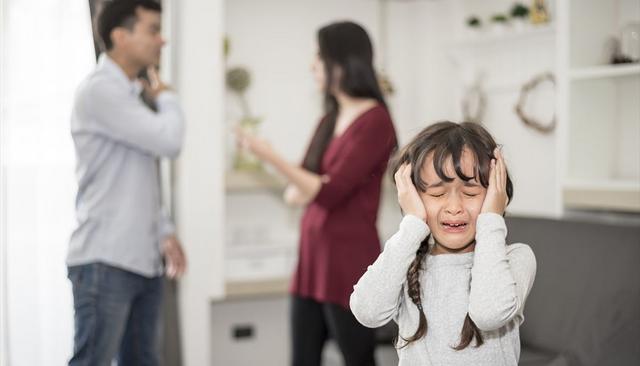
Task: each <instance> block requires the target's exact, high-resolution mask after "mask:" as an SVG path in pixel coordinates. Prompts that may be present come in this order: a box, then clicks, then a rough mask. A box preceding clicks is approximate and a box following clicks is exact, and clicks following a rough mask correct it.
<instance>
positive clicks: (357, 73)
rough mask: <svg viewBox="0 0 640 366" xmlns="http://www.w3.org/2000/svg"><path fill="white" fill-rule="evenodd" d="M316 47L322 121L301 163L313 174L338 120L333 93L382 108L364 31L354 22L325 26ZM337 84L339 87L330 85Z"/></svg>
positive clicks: (336, 104)
mask: <svg viewBox="0 0 640 366" xmlns="http://www.w3.org/2000/svg"><path fill="white" fill-rule="evenodd" d="M318 47H319V52H320V54H319V57H320V59H321V60H322V61H323V62H324V69H325V85H324V113H325V117H324V118H325V119H324V120H323V121H322V123H320V125H319V126H318V129H317V130H316V133H315V135H314V136H313V139H312V140H311V144H310V145H309V150H308V152H307V155H306V157H305V159H304V161H303V163H302V167H303V168H305V169H307V170H310V171H313V172H316V173H318V172H319V171H320V162H321V161H322V156H323V155H324V151H325V150H326V148H327V146H328V145H329V142H330V141H331V138H332V136H333V133H334V130H335V126H336V118H337V117H338V112H339V105H338V101H337V100H336V97H335V96H334V95H333V91H334V90H336V89H339V90H341V91H342V92H344V93H345V94H347V95H349V96H351V97H356V98H372V99H375V100H377V101H378V103H380V104H382V105H385V101H384V97H383V96H382V91H381V90H380V85H379V84H378V79H377V78H376V73H375V71H374V69H373V46H372V45H371V40H370V39H369V35H367V32H366V31H365V30H364V28H362V27H361V26H360V25H358V24H356V23H353V22H338V23H332V24H329V25H327V26H324V27H322V28H320V30H319V31H318ZM337 73H339V74H338V75H337ZM336 81H337V82H338V83H339V85H333V84H334V83H335V82H336Z"/></svg>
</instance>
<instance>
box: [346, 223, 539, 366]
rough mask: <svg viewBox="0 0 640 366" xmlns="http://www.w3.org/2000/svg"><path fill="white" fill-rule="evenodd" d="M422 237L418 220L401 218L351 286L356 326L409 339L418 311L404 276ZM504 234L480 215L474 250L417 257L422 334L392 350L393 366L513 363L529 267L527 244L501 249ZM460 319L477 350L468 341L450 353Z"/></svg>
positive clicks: (530, 282) (531, 276)
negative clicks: (473, 332) (391, 325)
mask: <svg viewBox="0 0 640 366" xmlns="http://www.w3.org/2000/svg"><path fill="white" fill-rule="evenodd" d="M428 234H429V228H428V226H427V225H426V224H425V222H424V221H422V220H420V219H418V218H417V217H414V216H405V217H404V218H403V220H402V222H401V223H400V230H399V231H398V232H397V233H396V234H395V235H393V236H392V237H391V238H390V239H389V240H388V241H387V243H386V244H385V248H384V251H383V252H382V253H381V254H380V256H379V257H378V259H377V260H376V261H375V262H374V263H373V264H372V265H371V266H369V268H368V269H367V272H366V273H365V274H364V275H363V276H362V278H361V279H360V280H359V281H358V283H357V285H356V286H354V291H353V293H352V294H351V301H350V306H351V310H352V312H353V314H354V315H355V317H356V318H357V319H358V321H360V322H361V323H362V324H364V325H366V326H368V327H378V326H382V325H384V324H386V323H387V322H388V321H389V320H392V319H393V320H395V321H396V322H397V323H398V327H399V332H400V336H401V337H403V338H405V339H406V338H409V337H411V336H412V335H413V334H414V333H415V331H416V329H417V327H418V322H419V313H418V308H417V307H416V305H415V304H414V303H413V302H412V301H411V299H410V298H409V296H408V294H407V285H406V274H407V270H408V268H409V265H410V264H411V262H412V261H413V259H414V258H415V255H416V251H417V249H418V247H419V246H420V243H421V242H422V241H423V240H424V239H425V238H426V237H427V235H428ZM506 234H507V228H506V226H505V223H504V219H503V218H502V216H500V215H496V214H492V213H486V214H481V215H479V217H478V222H477V232H476V246H475V251H474V252H470V253H463V254H439V255H433V256H432V255H427V256H426V257H425V263H424V266H423V268H424V269H425V270H424V271H422V272H421V275H420V284H421V290H422V293H421V298H422V303H423V308H424V312H425V314H426V317H427V324H428V330H427V335H426V336H425V337H424V338H422V339H420V340H418V341H416V342H413V343H411V344H409V345H408V346H407V347H404V348H401V349H398V356H399V359H400V362H399V365H401V366H413V365H416V366H418V365H419V366H431V365H433V366H436V365H437V366H440V365H486V366H501V365H510V366H516V365H517V364H518V359H519V357H520V333H519V326H520V324H522V322H523V320H524V316H523V308H524V303H525V299H526V297H527V295H528V293H529V291H530V290H531V286H532V285H533V280H534V277H535V272H536V261H535V256H534V255H533V252H532V251H531V248H529V246H527V245H525V244H512V245H506V243H505V238H506ZM467 313H468V314H469V316H470V317H471V319H472V320H473V321H474V323H475V324H476V326H477V327H478V328H479V329H480V331H481V333H482V336H483V338H484V344H483V345H482V346H480V347H477V348H476V347H475V341H472V343H471V344H470V345H469V346H468V347H467V348H465V349H463V350H461V351H456V350H454V349H453V348H452V347H453V346H456V345H457V344H458V343H459V341H460V333H461V330H462V325H463V323H464V319H465V316H466V315H467ZM401 344H402V341H401Z"/></svg>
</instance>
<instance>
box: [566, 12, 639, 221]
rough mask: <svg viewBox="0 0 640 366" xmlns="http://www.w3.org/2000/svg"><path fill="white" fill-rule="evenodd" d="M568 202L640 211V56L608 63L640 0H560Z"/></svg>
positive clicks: (569, 205)
mask: <svg viewBox="0 0 640 366" xmlns="http://www.w3.org/2000/svg"><path fill="white" fill-rule="evenodd" d="M560 6H561V9H560V15H561V19H560V21H561V24H562V28H561V29H560V34H561V35H562V36H561V37H562V39H561V40H560V41H559V43H558V48H563V47H564V48H565V49H566V50H567V51H566V52H564V53H562V54H561V56H560V57H559V59H558V62H559V64H560V65H559V69H561V70H564V71H565V72H562V73H561V74H560V77H561V78H562V80H561V81H560V85H561V86H562V87H561V88H562V89H563V92H561V93H560V100H559V108H560V110H561V111H562V113H561V115H562V116H564V118H563V120H564V121H566V122H565V123H564V127H563V131H562V135H563V137H562V139H561V140H560V141H559V143H560V144H562V145H563V147H564V149H563V151H564V156H563V159H562V161H563V164H562V169H561V174H562V176H563V179H562V197H563V204H564V207H565V208H571V209H586V210H606V211H625V212H640V64H638V63H634V64H619V65H609V64H607V62H608V60H607V58H608V56H607V55H606V53H605V43H606V42H607V40H608V39H609V37H611V36H612V35H616V34H618V31H619V29H620V28H621V27H622V26H623V25H624V24H625V23H626V22H628V21H640V3H638V2H637V1H635V0H618V1H607V2H604V1H598V0H569V1H566V2H560Z"/></svg>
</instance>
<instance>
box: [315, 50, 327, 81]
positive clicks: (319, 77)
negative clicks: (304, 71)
mask: <svg viewBox="0 0 640 366" xmlns="http://www.w3.org/2000/svg"><path fill="white" fill-rule="evenodd" d="M311 74H312V75H313V79H314V81H315V82H316V85H317V86H318V89H320V90H324V87H325V85H326V83H325V80H326V74H325V70H324V62H323V61H322V59H321V58H320V53H319V52H318V53H316V56H315V57H314V59H313V62H312V63H311Z"/></svg>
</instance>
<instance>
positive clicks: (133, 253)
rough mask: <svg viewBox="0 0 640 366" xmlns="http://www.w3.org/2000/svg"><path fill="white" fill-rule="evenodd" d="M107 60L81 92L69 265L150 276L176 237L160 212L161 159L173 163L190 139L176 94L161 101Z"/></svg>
mask: <svg viewBox="0 0 640 366" xmlns="http://www.w3.org/2000/svg"><path fill="white" fill-rule="evenodd" d="M141 90H142V88H141V86H140V84H139V83H138V82H137V81H132V80H130V79H129V78H128V77H127V76H126V74H125V73H124V71H123V70H122V68H120V66H119V65H118V64H116V63H115V62H114V61H113V60H112V59H110V58H109V57H108V56H107V55H106V54H102V56H101V57H100V60H99V62H98V66H97V67H96V69H95V71H94V72H92V73H91V74H90V75H89V76H88V77H87V79H86V80H84V81H83V82H82V84H81V85H80V86H79V88H78V90H77V92H76V96H75V101H74V106H73V112H72V115H71V134H72V136H73V141H74V144H75V150H76V159H77V166H76V177H77V180H78V194H77V197H76V205H75V206H76V217H77V223H76V227H75V228H74V231H73V233H72V235H71V240H70V243H69V253H68V256H67V265H68V266H74V265H80V264H87V263H95V262H101V263H105V264H108V265H112V266H115V267H118V268H122V269H124V270H128V271H131V272H134V273H137V274H140V275H143V276H146V277H153V276H158V275H161V274H162V272H163V266H162V254H161V248H160V245H161V242H162V239H163V238H164V237H165V236H167V235H170V234H172V233H173V232H174V226H173V224H172V223H171V221H170V219H169V217H168V216H167V215H165V214H164V213H163V211H162V207H161V204H160V187H159V177H158V174H159V172H158V163H157V161H158V158H159V157H169V158H174V157H176V156H177V155H178V153H179V152H180V149H181V147H182V140H183V135H184V121H183V115H182V111H181V109H180V106H179V104H178V100H177V97H176V95H175V94H173V93H171V92H168V91H164V92H162V93H160V94H159V95H158V97H157V99H156V104H157V109H158V111H157V112H154V111H152V110H151V109H150V108H149V107H147V106H146V105H145V104H144V103H143V102H142V100H141V98H140V96H139V95H140V92H141Z"/></svg>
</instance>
